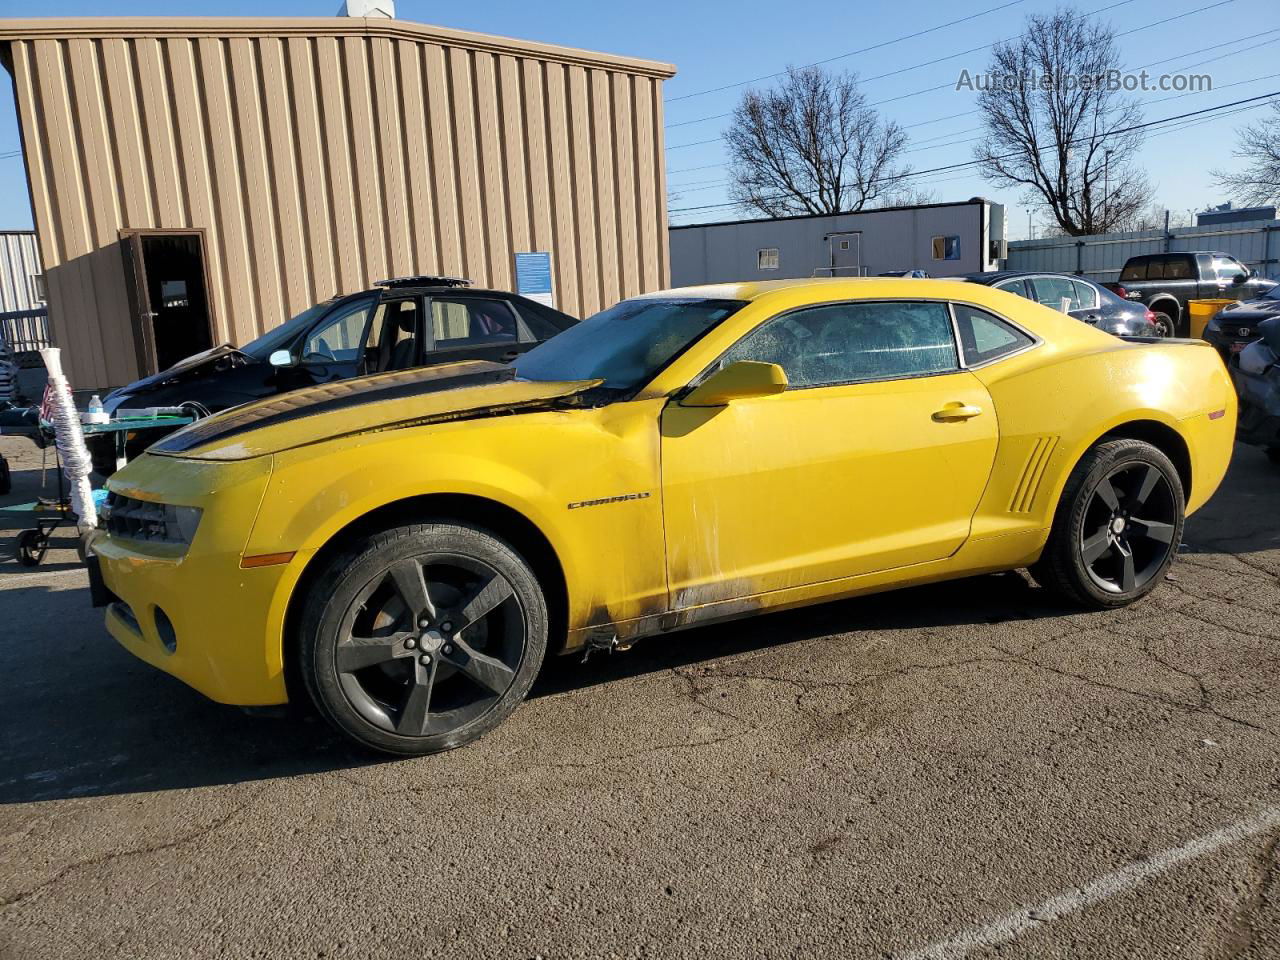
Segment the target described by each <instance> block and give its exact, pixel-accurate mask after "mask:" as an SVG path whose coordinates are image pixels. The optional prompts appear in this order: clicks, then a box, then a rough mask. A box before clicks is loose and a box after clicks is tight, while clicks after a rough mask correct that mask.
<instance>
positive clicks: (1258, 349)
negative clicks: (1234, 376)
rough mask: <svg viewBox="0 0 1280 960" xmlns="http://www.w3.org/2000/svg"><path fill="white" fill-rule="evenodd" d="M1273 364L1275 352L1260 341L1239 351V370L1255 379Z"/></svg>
mask: <svg viewBox="0 0 1280 960" xmlns="http://www.w3.org/2000/svg"><path fill="white" fill-rule="evenodd" d="M1275 362H1276V355H1275V352H1274V351H1273V350H1272V349H1271V348H1270V347H1269V346H1267V345H1266V343H1265V342H1263V341H1262V340H1259V341H1257V342H1256V343H1251V344H1249V345H1248V346H1247V347H1245V348H1244V349H1243V350H1241V351H1240V369H1241V370H1242V371H1243V372H1244V373H1250V374H1253V375H1254V376H1255V377H1260V376H1262V374H1264V373H1266V372H1267V370H1268V368H1270V367H1271V366H1272V364H1274V363H1275Z"/></svg>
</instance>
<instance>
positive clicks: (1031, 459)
mask: <svg viewBox="0 0 1280 960" xmlns="http://www.w3.org/2000/svg"><path fill="white" fill-rule="evenodd" d="M1057 446H1058V438H1057V437H1038V438H1037V439H1036V442H1035V443H1033V444H1032V445H1031V452H1030V453H1029V454H1027V462H1026V463H1024V464H1023V465H1022V475H1021V476H1020V477H1019V478H1018V485H1017V486H1016V487H1014V488H1013V498H1012V499H1011V500H1010V501H1009V512H1010V513H1030V512H1031V507H1032V504H1034V503H1035V502H1036V493H1038V492H1039V490H1040V481H1041V480H1043V479H1044V471H1045V468H1046V467H1047V466H1048V465H1049V458H1050V457H1051V456H1053V451H1054V448H1056V447H1057Z"/></svg>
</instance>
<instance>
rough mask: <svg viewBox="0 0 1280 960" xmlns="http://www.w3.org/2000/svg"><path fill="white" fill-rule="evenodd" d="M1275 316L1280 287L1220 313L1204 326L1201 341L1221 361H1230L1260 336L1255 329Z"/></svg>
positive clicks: (1279, 307) (1279, 305) (1278, 313)
mask: <svg viewBox="0 0 1280 960" xmlns="http://www.w3.org/2000/svg"><path fill="white" fill-rule="evenodd" d="M1276 316H1280V285H1278V286H1274V287H1272V288H1271V289H1270V290H1268V291H1267V292H1266V293H1264V294H1263V295H1262V296H1260V297H1255V298H1254V299H1252V300H1242V301H1240V302H1239V303H1233V304H1232V305H1231V306H1229V307H1225V308H1223V309H1222V310H1219V311H1218V312H1217V313H1216V314H1215V315H1214V316H1213V317H1212V318H1211V319H1210V320H1209V323H1208V324H1207V325H1206V326H1205V328H1204V338H1205V339H1206V340H1208V341H1209V342H1210V343H1212V344H1213V345H1214V346H1215V347H1217V348H1218V352H1219V353H1221V354H1222V359H1223V360H1230V359H1231V357H1232V356H1233V355H1235V354H1237V353H1239V352H1240V351H1241V350H1243V349H1244V348H1245V347H1246V346H1247V345H1248V344H1250V343H1253V342H1254V341H1255V340H1257V339H1258V338H1259V337H1260V336H1262V334H1261V332H1260V331H1259V329H1258V328H1259V326H1260V325H1261V323H1262V322H1263V321H1264V320H1268V319H1270V318H1271V317H1276Z"/></svg>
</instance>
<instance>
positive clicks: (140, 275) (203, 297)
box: [120, 231, 214, 376]
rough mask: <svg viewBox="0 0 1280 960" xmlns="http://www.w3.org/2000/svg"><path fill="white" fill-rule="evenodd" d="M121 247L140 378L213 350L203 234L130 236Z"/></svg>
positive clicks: (188, 232)
mask: <svg viewBox="0 0 1280 960" xmlns="http://www.w3.org/2000/svg"><path fill="white" fill-rule="evenodd" d="M120 245H121V248H122V250H123V252H124V259H125V277H126V280H127V281H128V285H129V303H130V307H131V308H132V310H133V330H134V347H135V349H136V351H137V356H138V365H139V367H140V368H141V372H142V373H143V375H144V376H145V375H149V374H153V373H159V372H160V371H161V370H167V369H168V368H169V367H171V366H173V365H174V364H175V363H177V362H178V361H179V360H182V359H185V358H186V357H189V356H191V355H192V354H196V353H200V352H201V351H204V350H208V349H210V348H211V347H213V346H214V336H213V317H212V315H211V313H210V311H209V295H208V281H207V277H208V274H207V273H206V271H205V258H204V234H203V233H201V232H192V231H186V232H180V233H164V232H151V231H138V232H130V233H128V234H126V236H124V237H123V238H122V240H121V244H120Z"/></svg>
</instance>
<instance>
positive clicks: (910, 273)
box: [880, 270, 929, 280]
mask: <svg viewBox="0 0 1280 960" xmlns="http://www.w3.org/2000/svg"><path fill="white" fill-rule="evenodd" d="M880 276H882V277H914V278H915V279H917V280H928V279H929V271H927V270H886V271H885V272H884V273H882V274H880Z"/></svg>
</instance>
